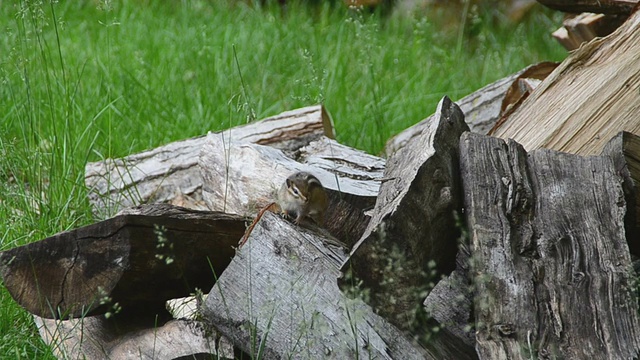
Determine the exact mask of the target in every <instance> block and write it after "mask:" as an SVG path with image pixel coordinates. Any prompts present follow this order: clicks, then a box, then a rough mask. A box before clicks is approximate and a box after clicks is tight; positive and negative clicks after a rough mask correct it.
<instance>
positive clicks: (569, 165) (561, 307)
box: [460, 133, 640, 359]
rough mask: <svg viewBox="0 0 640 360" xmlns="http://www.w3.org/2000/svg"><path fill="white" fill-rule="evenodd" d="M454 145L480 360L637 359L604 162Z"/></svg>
mask: <svg viewBox="0 0 640 360" xmlns="http://www.w3.org/2000/svg"><path fill="white" fill-rule="evenodd" d="M460 147H461V148H460V165H461V176H462V183H463V185H464V194H465V195H464V197H465V200H464V203H465V215H466V219H467V223H468V227H469V234H470V237H471V239H470V240H471V253H472V254H473V255H472V256H473V264H474V265H473V275H472V276H473V279H474V284H475V289H476V291H475V300H474V304H475V309H474V311H475V320H476V321H475V324H476V341H477V345H476V349H477V351H478V355H479V356H480V358H481V359H496V358H500V359H531V358H563V359H632V358H636V357H638V354H639V353H640V320H639V316H638V299H637V294H636V293H635V290H634V289H633V285H632V284H634V282H635V281H636V277H635V273H634V272H633V268H632V263H631V257H630V254H629V247H628V246H627V242H626V239H625V228H624V217H625V213H626V211H627V209H626V205H625V201H624V192H623V188H622V185H621V184H622V182H623V179H622V176H621V175H620V174H619V172H618V169H617V168H616V166H615V165H614V161H613V160H612V158H611V157H610V156H591V157H582V156H578V155H573V154H567V153H561V152H557V151H552V150H546V149H540V150H535V151H532V152H530V153H529V154H527V153H526V152H525V150H524V148H523V147H522V146H520V145H519V144H517V143H516V142H514V141H513V140H508V141H506V142H505V141H504V140H501V139H497V138H492V137H487V136H481V135H476V134H472V133H466V134H464V135H463V136H462V139H461V145H460ZM593 324H598V325H597V326H593Z"/></svg>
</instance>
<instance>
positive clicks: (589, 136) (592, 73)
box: [490, 12, 640, 155]
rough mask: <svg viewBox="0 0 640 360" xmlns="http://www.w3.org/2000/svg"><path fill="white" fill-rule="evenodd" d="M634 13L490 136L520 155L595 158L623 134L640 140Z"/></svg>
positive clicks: (572, 59)
mask: <svg viewBox="0 0 640 360" xmlns="http://www.w3.org/2000/svg"><path fill="white" fill-rule="evenodd" d="M638 53H640V12H635V13H634V14H633V15H632V16H631V17H630V18H629V19H628V20H627V21H626V22H625V23H624V24H623V25H622V26H621V27H620V28H618V30H616V31H615V32H614V33H613V34H611V35H609V36H607V37H606V38H602V39H595V40H593V41H591V42H590V43H588V44H585V45H584V46H582V47H581V48H580V49H579V50H577V51H576V52H574V53H572V54H571V55H570V56H569V57H568V58H567V59H566V60H564V61H563V62H562V63H561V64H560V65H559V66H558V68H556V70H555V71H553V72H552V73H551V75H549V76H548V77H547V78H546V79H545V80H544V81H542V83H541V84H540V85H539V86H538V87H537V88H536V90H535V91H534V92H533V93H532V94H531V95H530V96H529V97H528V98H527V99H526V100H524V101H523V102H522V104H521V105H520V106H519V107H518V108H517V109H515V110H514V111H513V112H512V113H511V114H510V115H509V116H506V117H503V118H501V119H500V121H499V122H498V123H497V124H496V126H495V127H494V129H492V131H491V132H490V135H494V136H497V137H501V138H504V139H507V138H511V139H514V140H515V141H517V142H518V143H520V144H522V145H523V146H524V148H525V149H527V150H533V149H538V148H548V149H554V150H559V151H565V152H569V153H575V154H581V155H595V154H599V153H600V152H601V151H602V149H603V147H604V145H605V144H606V142H607V141H608V140H609V139H611V138H612V137H613V136H615V135H616V134H617V133H618V132H620V131H622V130H625V131H629V132H631V133H634V134H640V122H639V121H637V119H638V118H640V101H638V96H639V93H638V89H639V88H640V62H639V61H637V54H638Z"/></svg>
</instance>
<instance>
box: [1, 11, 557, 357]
mask: <svg viewBox="0 0 640 360" xmlns="http://www.w3.org/2000/svg"><path fill="white" fill-rule="evenodd" d="M476 15H477V16H476V17H475V20H476V21H475V22H474V23H473V27H472V31H471V33H472V34H470V35H465V36H458V35H459V34H457V33H456V32H455V30H454V31H450V32H449V33H443V32H441V31H439V29H438V26H436V25H435V24H436V23H435V22H434V20H433V19H429V18H401V17H391V18H381V17H380V16H378V15H377V14H373V15H370V14H368V13H367V14H362V13H358V12H349V11H346V9H344V8H342V7H341V6H331V5H327V4H324V5H318V6H313V7H308V6H299V5H296V4H295V3H294V4H290V5H289V6H288V7H287V8H286V10H282V9H281V8H279V7H277V6H267V7H265V8H260V7H257V6H253V7H252V6H248V5H247V4H246V3H241V2H237V1H235V2H233V1H232V2H231V4H228V3H227V2H225V1H221V0H210V1H204V0H195V1H171V2H168V1H167V2H161V1H155V2H154V1H140V0H137V1H133V0H123V1H119V2H117V3H114V4H110V3H109V2H105V1H63V2H54V3H50V2H48V1H25V0H22V1H14V2H11V1H10V2H8V3H6V2H5V3H3V6H1V7H0V24H2V31H3V36H2V37H0V81H1V83H2V84H1V86H0V114H1V115H0V236H1V238H0V239H1V242H0V250H6V249H8V248H12V247H15V246H18V245H22V244H25V243H28V242H32V241H36V240H39V239H42V238H44V237H47V236H50V235H52V234H55V233H57V232H59V231H63V230H68V229H72V228H75V227H78V226H81V225H85V224H88V223H91V222H92V221H93V219H92V216H91V212H90V209H89V206H88V204H87V201H86V190H85V189H84V187H83V172H84V165H85V163H86V162H87V161H96V160H100V159H103V158H106V157H119V156H124V155H127V154H130V153H133V152H137V151H140V150H144V149H148V148H152V147H155V146H158V145H161V144H165V143H167V142H170V141H174V140H179V139H184V138H188V137H192V136H196V135H202V134H204V133H206V132H207V131H209V130H218V129H223V128H227V127H230V126H234V125H237V124H242V123H244V122H246V121H247V120H248V119H251V118H253V116H254V115H255V117H257V118H263V117H266V116H269V115H273V114H277V113H279V112H282V111H285V110H290V109H294V108H298V107H302V106H306V105H311V104H315V103H318V102H323V103H324V104H325V105H326V107H327V108H328V110H329V111H330V113H331V114H332V115H333V118H334V121H335V127H336V132H337V137H338V140H339V141H340V142H343V143H345V144H348V145H351V146H354V147H357V148H361V149H364V150H366V151H368V152H371V153H377V152H379V151H380V150H381V149H382V147H383V145H384V142H385V141H386V140H387V139H388V138H389V137H390V136H391V135H393V134H395V133H397V132H399V131H401V130H403V129H404V128H406V127H408V126H410V125H412V124H413V123H415V122H417V121H419V120H421V119H423V118H425V117H426V116H428V115H430V114H431V113H433V111H434V109H435V106H436V104H437V102H438V101H439V99H440V98H441V97H442V96H444V95H449V96H450V97H451V98H453V99H458V98H461V97H463V96H464V95H466V94H468V93H470V92H472V91H474V90H476V89H478V88H480V87H482V86H484V85H486V84H488V83H490V82H492V81H494V80H497V79H499V78H501V77H503V76H505V75H508V74H510V73H513V72H515V71H517V70H519V69H521V68H523V67H525V66H527V65H529V64H532V63H535V62H538V61H542V60H560V59H562V58H563V57H564V56H565V52H564V50H563V49H561V47H560V46H559V45H557V44H556V43H555V41H553V40H552V39H551V37H550V35H549V34H550V31H552V30H554V29H555V28H556V27H557V26H558V24H559V23H560V18H559V17H558V15H557V14H553V15H552V13H550V12H546V11H541V10H538V11H535V12H534V13H532V14H530V16H529V17H528V18H526V19H525V20H524V21H522V22H521V23H519V24H517V25H514V24H506V23H500V22H499V21H498V22H491V21H484V20H486V19H487V17H486V14H482V13H480V14H476ZM551 16H553V18H551ZM470 28H471V27H467V29H470ZM454 29H455V27H454ZM234 48H235V56H234ZM240 75H242V80H243V83H244V87H243V85H242V83H241V78H240ZM245 90H246V92H245ZM0 299H1V303H0V338H1V339H2V341H1V342H0V358H27V359H33V358H52V355H51V353H50V352H49V351H48V350H47V348H46V347H45V346H44V345H43V344H42V342H41V341H40V340H39V338H38V336H37V332H36V330H35V328H34V326H33V325H32V321H31V319H30V317H29V316H28V314H27V313H26V312H25V311H23V310H21V309H20V308H19V307H18V306H17V305H16V304H15V303H14V302H13V301H12V300H11V298H10V296H9V295H8V293H7V291H6V290H5V289H4V287H3V288H2V289H0Z"/></svg>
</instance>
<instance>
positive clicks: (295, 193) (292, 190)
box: [291, 184, 300, 196]
mask: <svg viewBox="0 0 640 360" xmlns="http://www.w3.org/2000/svg"><path fill="white" fill-rule="evenodd" d="M291 192H292V193H293V195H295V196H300V190H298V187H297V186H295V185H293V184H292V185H291Z"/></svg>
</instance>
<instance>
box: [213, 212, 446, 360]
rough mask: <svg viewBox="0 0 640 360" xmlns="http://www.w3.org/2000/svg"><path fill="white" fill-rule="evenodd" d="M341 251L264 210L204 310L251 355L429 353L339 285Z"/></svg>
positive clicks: (388, 355) (396, 355)
mask: <svg viewBox="0 0 640 360" xmlns="http://www.w3.org/2000/svg"><path fill="white" fill-rule="evenodd" d="M345 257H346V255H345V253H344V251H343V250H342V249H341V248H339V247H333V246H326V245H325V244H324V240H323V238H322V236H321V235H319V234H317V233H314V232H311V231H308V230H305V229H301V228H298V227H296V226H295V225H293V224H291V223H289V222H288V221H285V220H283V219H282V218H280V217H278V216H275V215H274V214H271V213H268V212H267V213H265V215H264V216H263V217H262V219H261V220H260V222H259V223H258V224H257V225H256V227H255V229H254V230H253V232H252V233H251V235H250V237H249V240H248V241H247V243H246V244H245V245H244V246H243V247H242V249H240V250H239V251H238V254H237V256H236V257H235V258H234V259H233V261H232V262H231V264H230V265H229V267H228V269H227V271H225V272H224V274H222V276H221V277H220V278H219V280H218V282H217V283H216V286H214V288H213V289H212V291H211V293H210V294H209V296H208V297H207V299H206V301H205V304H204V306H203V309H202V313H203V315H204V316H205V318H206V319H208V321H210V323H211V324H212V325H213V326H215V328H216V329H218V330H219V331H220V332H221V333H222V334H224V335H225V336H227V337H229V339H231V341H232V342H233V343H234V344H236V345H237V346H238V347H240V348H241V349H242V350H243V351H244V352H245V353H248V354H249V355H250V356H253V357H262V358H266V359H282V358H302V359H355V358H358V357H361V356H363V354H366V357H367V358H374V359H377V358H380V359H425V358H427V359H434V358H435V357H433V356H431V355H430V354H429V353H428V352H426V351H425V350H423V349H421V348H420V347H419V346H417V345H415V344H413V343H412V342H411V341H410V340H409V339H407V338H406V337H405V336H404V335H403V334H402V333H401V332H400V331H399V330H398V329H396V328H395V327H394V326H392V325H391V324H389V323H388V322H387V321H385V320H384V319H383V318H382V317H380V316H379V315H377V314H375V313H374V311H373V310H372V309H371V308H370V307H369V306H367V305H366V304H365V303H363V302H362V301H361V300H359V299H357V298H356V299H349V298H348V297H347V296H345V294H343V293H342V292H341V291H340V289H339V288H338V285H337V282H336V280H337V278H338V277H339V276H340V271H339V267H340V265H341V264H342V262H343V261H344V259H345ZM258 354H260V355H258Z"/></svg>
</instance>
